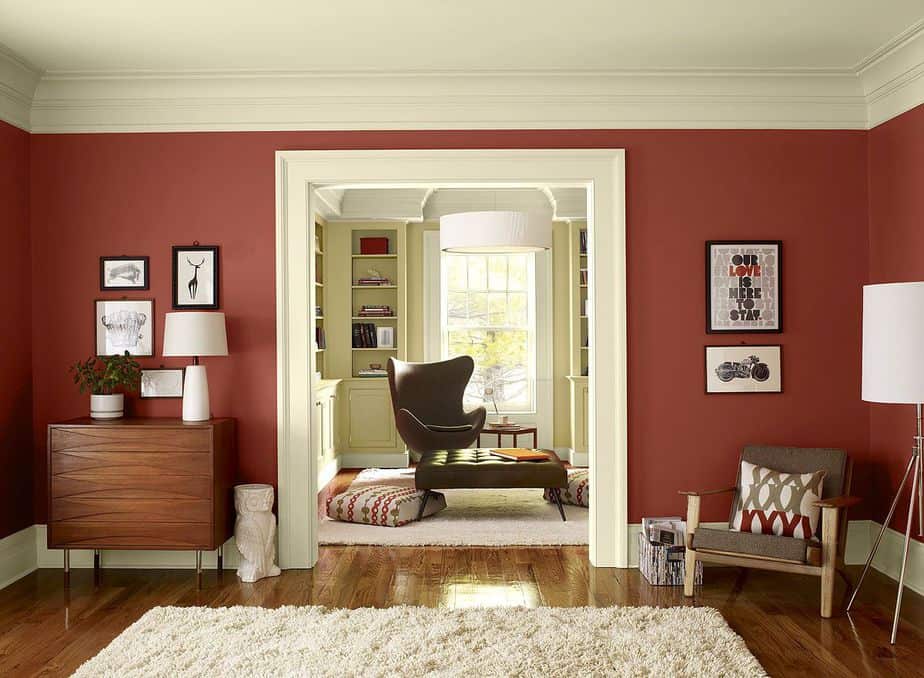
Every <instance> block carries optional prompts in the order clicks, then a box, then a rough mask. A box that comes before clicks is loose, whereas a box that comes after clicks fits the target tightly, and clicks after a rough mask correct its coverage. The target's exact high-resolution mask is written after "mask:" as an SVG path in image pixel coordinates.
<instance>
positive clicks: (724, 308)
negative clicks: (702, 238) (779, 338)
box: [706, 240, 783, 334]
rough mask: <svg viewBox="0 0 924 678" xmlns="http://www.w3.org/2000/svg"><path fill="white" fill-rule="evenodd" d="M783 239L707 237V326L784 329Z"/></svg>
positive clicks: (709, 329)
mask: <svg viewBox="0 0 924 678" xmlns="http://www.w3.org/2000/svg"><path fill="white" fill-rule="evenodd" d="M782 279H783V243H782V242H781V241H779V240H767V241H760V240H737V241H736V240H709V241H707V242H706V332H707V333H709V334H712V333H717V332H782V331H783V288H782Z"/></svg>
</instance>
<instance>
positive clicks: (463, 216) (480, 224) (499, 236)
mask: <svg viewBox="0 0 924 678" xmlns="http://www.w3.org/2000/svg"><path fill="white" fill-rule="evenodd" d="M551 248H552V220H551V218H549V217H543V216H541V215H539V214H531V213H528V212H511V211H505V210H495V211H489V212H458V213H456V214H446V215H444V216H442V217H440V249H441V250H443V251H444V252H457V253H462V254H478V253H514V252H539V251H542V250H548V249H551Z"/></svg>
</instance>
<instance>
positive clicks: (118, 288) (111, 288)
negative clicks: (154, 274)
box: [99, 254, 151, 292]
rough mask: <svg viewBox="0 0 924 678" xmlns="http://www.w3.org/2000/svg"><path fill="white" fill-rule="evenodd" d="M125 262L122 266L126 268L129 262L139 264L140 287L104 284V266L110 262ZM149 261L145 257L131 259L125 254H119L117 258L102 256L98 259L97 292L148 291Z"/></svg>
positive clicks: (149, 278)
mask: <svg viewBox="0 0 924 678" xmlns="http://www.w3.org/2000/svg"><path fill="white" fill-rule="evenodd" d="M119 261H124V262H126V263H125V264H124V265H125V266H128V265H129V264H130V263H131V262H141V279H142V281H141V284H140V285H132V284H129V285H107V284H106V279H107V276H106V264H108V263H110V262H119ZM150 271H151V259H150V257H147V256H137V257H132V256H128V255H125V254H120V255H118V256H103V257H100V258H99V291H100V292H125V291H134V290H142V291H143V290H149V289H151V276H150Z"/></svg>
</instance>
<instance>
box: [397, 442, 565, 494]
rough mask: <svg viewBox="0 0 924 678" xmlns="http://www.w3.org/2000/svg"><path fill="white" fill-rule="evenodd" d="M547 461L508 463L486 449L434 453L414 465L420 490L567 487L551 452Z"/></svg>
mask: <svg viewBox="0 0 924 678" xmlns="http://www.w3.org/2000/svg"><path fill="white" fill-rule="evenodd" d="M543 451H544V452H546V453H547V454H548V455H549V460H548V461H512V460H509V459H502V458H500V457H498V456H495V455H493V454H491V451H490V450H435V451H431V452H427V453H426V454H424V456H423V458H422V459H421V460H420V462H419V463H418V464H417V470H416V472H415V473H414V482H415V483H416V485H417V488H418V489H420V490H441V489H453V488H484V489H487V488H493V489H503V488H515V487H537V488H538V487H543V488H545V487H559V488H561V487H567V486H568V473H567V471H565V467H564V465H562V463H561V460H559V458H558V456H556V454H555V453H554V452H552V451H551V450H543Z"/></svg>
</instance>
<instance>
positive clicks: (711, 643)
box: [74, 607, 767, 678]
mask: <svg viewBox="0 0 924 678" xmlns="http://www.w3.org/2000/svg"><path fill="white" fill-rule="evenodd" d="M74 675H75V676H78V677H81V678H89V677H90V676H93V677H94V678H95V677H98V676H119V677H120V678H126V677H132V676H137V677H139V678H140V677H142V676H144V677H145V678H150V677H151V676H171V677H172V676H248V677H249V676H363V678H368V677H370V676H466V677H469V676H659V677H661V676H672V677H675V676H749V677H750V676H766V675H767V674H766V673H765V672H764V671H763V669H762V668H761V666H760V664H759V663H758V662H757V660H756V659H755V658H754V656H753V655H752V654H751V653H750V652H749V651H748V648H747V646H746V645H745V643H744V641H743V640H742V639H741V638H740V637H739V636H738V635H737V634H736V633H735V632H734V631H732V630H731V629H730V628H729V627H728V625H727V624H726V623H725V620H724V619H723V618H722V616H721V615H720V614H719V613H718V611H716V610H714V609H712V608H703V607H672V608H661V609H659V608H651V607H607V608H590V607H585V608H539V609H527V608H473V609H466V610H446V609H438V608H436V609H434V608H423V607H392V608H386V609H373V608H362V609H358V610H341V609H336V610H329V609H326V608H323V607H283V608H279V609H275V610H270V609H264V608H259V607H230V608H203V607H186V608H181V607H156V608H154V609H153V610H151V611H150V612H148V613H147V614H145V615H144V616H143V617H142V618H141V619H139V620H138V621H137V622H135V623H134V624H133V625H132V626H131V627H129V628H128V629H127V630H126V631H125V632H123V633H122V634H121V635H120V636H119V637H118V638H116V639H115V640H114V641H112V643H111V644H110V645H109V646H108V647H107V648H106V649H104V650H103V651H102V652H100V653H99V654H98V655H97V656H96V657H94V658H93V659H91V660H90V661H88V662H87V663H86V664H84V665H83V666H81V667H80V668H79V669H78V670H77V673H76V674H74Z"/></svg>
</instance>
